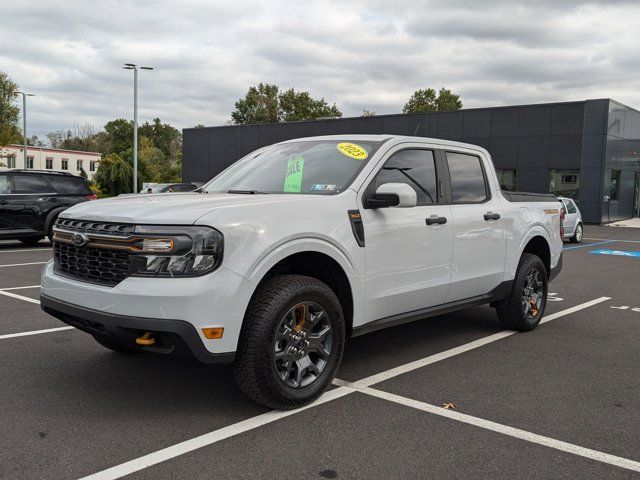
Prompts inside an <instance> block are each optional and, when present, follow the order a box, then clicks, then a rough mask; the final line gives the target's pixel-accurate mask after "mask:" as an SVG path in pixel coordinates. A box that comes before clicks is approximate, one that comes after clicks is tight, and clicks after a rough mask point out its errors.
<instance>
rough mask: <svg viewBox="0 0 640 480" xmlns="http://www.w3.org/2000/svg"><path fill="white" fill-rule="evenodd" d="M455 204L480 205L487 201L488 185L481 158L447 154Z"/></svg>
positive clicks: (461, 154) (462, 154)
mask: <svg viewBox="0 0 640 480" xmlns="http://www.w3.org/2000/svg"><path fill="white" fill-rule="evenodd" d="M447 163H448V164H449V176H450V177H451V196H452V201H453V203H480V202H484V201H485V200H487V198H488V197H489V195H488V194H487V185H486V182H485V177H484V172H483V170H482V163H480V158H478V157H476V156H474V155H466V154H464V153H454V152H447Z"/></svg>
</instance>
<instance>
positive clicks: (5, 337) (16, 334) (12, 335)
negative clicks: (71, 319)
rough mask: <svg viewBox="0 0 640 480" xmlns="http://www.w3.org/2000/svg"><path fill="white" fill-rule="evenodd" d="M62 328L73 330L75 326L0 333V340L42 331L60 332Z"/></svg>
mask: <svg viewBox="0 0 640 480" xmlns="http://www.w3.org/2000/svg"><path fill="white" fill-rule="evenodd" d="M63 330H75V328H74V327H56V328H46V329H44V330H31V331H30V332H19V333H8V334H6V335H0V340H5V339H7V338H16V337H28V336H29V335H40V334H43V333H53V332H61V331H63Z"/></svg>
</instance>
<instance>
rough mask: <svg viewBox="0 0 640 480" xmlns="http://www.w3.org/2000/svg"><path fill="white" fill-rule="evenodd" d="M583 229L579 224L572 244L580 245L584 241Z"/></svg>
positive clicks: (572, 238)
mask: <svg viewBox="0 0 640 480" xmlns="http://www.w3.org/2000/svg"><path fill="white" fill-rule="evenodd" d="M583 232H584V230H583V228H582V224H581V223H579V224H578V225H576V231H575V232H574V234H573V237H571V242H572V243H580V242H581V241H582V235H583Z"/></svg>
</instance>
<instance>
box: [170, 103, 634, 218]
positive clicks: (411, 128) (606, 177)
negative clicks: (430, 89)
mask: <svg viewBox="0 0 640 480" xmlns="http://www.w3.org/2000/svg"><path fill="white" fill-rule="evenodd" d="M362 133H365V134H382V133H384V134H396V135H416V136H421V137H432V138H441V139H447V140H456V141H460V142H466V143H472V144H475V145H480V146H481V147H484V148H486V149H487V150H488V151H489V153H491V156H492V158H493V162H494V164H495V167H496V170H497V172H498V176H499V178H500V182H501V184H502V188H503V189H505V190H521V191H531V192H552V193H555V194H556V195H559V196H560V195H561V196H566V197H571V198H573V199H575V200H576V201H577V202H578V204H579V206H580V210H581V211H582V216H583V219H584V221H585V222H588V223H607V222H610V221H616V220H623V219H628V218H631V217H637V216H639V213H640V212H639V199H640V112H639V111H637V110H635V109H633V108H630V107H627V106H625V105H623V104H621V103H619V102H616V101H615V100H611V99H597V100H585V101H579V102H565V103H548V104H536V105H519V106H511V107H494V108H474V109H464V110H459V111H455V112H437V113H417V114H398V115H378V116H373V117H354V118H338V119H328V120H311V121H301V122H288V123H278V124H267V125H237V126H236V125H234V126H220V127H205V128H187V129H184V130H183V160H182V175H183V180H184V181H185V182H205V181H207V180H209V179H210V178H212V177H214V176H215V175H217V174H218V173H219V172H221V171H222V170H223V169H224V168H226V167H227V166H228V165H230V164H231V163H233V162H234V161H236V160H237V159H239V158H240V157H242V156H243V155H245V154H247V153H249V152H251V151H252V150H255V149H256V148H259V147H262V146H265V145H270V144H273V143H277V142H281V141H283V140H289V139H292V138H299V137H309V136H316V135H333V134H362Z"/></svg>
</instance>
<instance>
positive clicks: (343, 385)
mask: <svg viewBox="0 0 640 480" xmlns="http://www.w3.org/2000/svg"><path fill="white" fill-rule="evenodd" d="M606 300H610V297H600V298H597V299H595V300H591V301H589V302H585V303H582V304H580V305H576V306H575V307H571V308H567V309H566V310H562V311H561V312H557V313H554V314H552V315H549V319H548V320H546V321H551V320H554V319H556V318H560V317H562V316H565V315H569V314H571V313H575V312H577V311H579V310H582V309H585V308H588V307H591V306H593V305H596V304H598V303H601V302H604V301H606ZM516 333H517V332H513V331H505V332H500V333H497V334H494V335H489V336H488V337H485V338H484V339H479V340H475V341H473V342H469V343H467V344H465V345H461V346H460V347H456V348H452V349H450V350H447V351H446V352H442V353H437V354H435V355H431V356H429V357H426V358H424V359H422V360H418V361H416V362H411V363H408V364H406V365H401V366H399V367H396V368H392V369H390V370H387V371H386V372H382V373H380V374H376V375H372V376H370V377H367V378H365V379H363V380H359V381H357V382H354V383H348V382H344V381H343V380H339V379H336V380H334V383H335V384H336V385H339V388H336V389H335V390H331V391H329V392H327V393H325V394H324V395H322V396H321V397H320V398H319V399H318V400H316V401H315V402H314V403H312V404H311V405H307V406H306V407H303V408H300V409H298V410H290V411H285V412H282V411H272V412H267V413H264V414H262V415H258V416H256V417H252V418H249V419H247V420H243V421H241V422H238V423H235V424H233V425H229V426H228V427H224V428H221V429H218V430H214V431H212V432H209V433H206V434H204V435H201V436H199V437H196V438H193V439H190V440H187V441H185V442H181V443H178V444H176V445H173V446H171V447H167V448H163V449H162V450H158V451H156V452H153V453H150V454H148V455H144V456H142V457H139V458H136V459H134V460H130V461H128V462H125V463H122V464H120V465H116V466H115V467H111V468H108V469H106V470H102V471H101V472H97V473H94V474H92V475H89V476H87V477H83V478H82V479H81V480H115V479H117V478H122V477H124V476H126V475H129V474H131V473H133V472H137V471H139V470H142V469H144V468H147V467H151V466H153V465H157V464H158V463H162V462H164V461H167V460H170V459H172V458H175V457H178V456H180V455H183V454H185V453H188V452H192V451H194V450H197V449H199V448H202V447H206V446H208V445H212V444H214V443H216V442H219V441H220V440H224V439H226V438H229V437H232V436H234V435H237V434H239V433H243V432H246V431H249V430H252V429H254V428H258V427H260V426H262V425H265V424H267V423H271V422H273V421H275V420H279V419H281V418H285V417H288V416H290V415H293V414H295V413H298V412H301V411H304V410H307V409H309V408H313V407H315V406H317V405H321V404H323V403H326V402H330V401H331V400H335V399H336V398H340V397H344V396H345V395H348V394H350V393H352V392H355V391H357V390H356V388H366V387H369V386H371V385H373V384H374V383H377V382H381V381H383V380H388V379H389V378H392V377H395V376H397V375H401V374H403V373H406V372H409V371H411V370H415V369H416V368H420V367H421V366H426V365H429V364H431V363H434V362H437V361H440V360H444V359H445V358H450V357H453V356H454V355H459V354H461V353H464V352H468V351H469V350H473V349H475V348H478V347H481V346H483V345H487V344H488V343H491V342H495V341H496V340H499V339H501V338H505V337H509V336H511V335H514V334H516ZM374 380H375V381H374ZM443 410H444V409H443ZM578 448H581V447H578ZM603 455H607V454H603Z"/></svg>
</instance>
